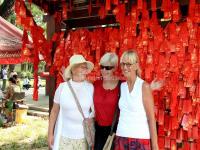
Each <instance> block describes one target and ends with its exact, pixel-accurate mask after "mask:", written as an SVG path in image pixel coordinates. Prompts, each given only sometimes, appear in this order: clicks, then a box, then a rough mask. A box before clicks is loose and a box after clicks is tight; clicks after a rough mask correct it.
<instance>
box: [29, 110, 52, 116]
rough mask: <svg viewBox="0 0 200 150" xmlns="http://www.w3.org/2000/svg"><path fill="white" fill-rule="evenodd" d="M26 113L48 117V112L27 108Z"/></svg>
mask: <svg viewBox="0 0 200 150" xmlns="http://www.w3.org/2000/svg"><path fill="white" fill-rule="evenodd" d="M27 114H28V115H30V116H37V117H49V113H48V112H41V111H36V110H28V112H27Z"/></svg>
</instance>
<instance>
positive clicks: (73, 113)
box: [48, 55, 94, 150]
mask: <svg viewBox="0 0 200 150" xmlns="http://www.w3.org/2000/svg"><path fill="white" fill-rule="evenodd" d="M93 68H94V65H93V63H92V62H90V61H86V60H85V58H84V57H83V56H82V55H73V56H72V57H71V58H70V64H69V66H68V67H67V68H66V69H65V71H64V78H65V79H66V81H67V80H68V81H69V82H70V83H71V86H72V88H73V89H74V92H75V94H76V96H77V98H78V100H79V103H80V105H81V107H82V110H83V113H84V116H85V117H86V118H87V117H93V113H91V112H90V110H91V108H92V110H93V91H94V88H93V85H92V84H91V83H89V82H87V81H86V75H87V74H88V73H89V72H91V71H92V70H93ZM82 123H83V117H82V115H81V113H80V112H79V110H78V107H77V105H76V102H75V100H74V97H73V94H72V92H71V91H70V88H69V86H68V83H67V82H64V83H61V84H60V85H59V87H58V88H57V90H56V92H55V96H54V104H53V108H52V110H51V114H50V120H49V131H48V144H49V147H51V148H52V149H53V150H62V149H63V150H64V149H65V150H86V149H87V144H86V140H85V137H84V131H83V124H82ZM54 126H55V131H54Z"/></svg>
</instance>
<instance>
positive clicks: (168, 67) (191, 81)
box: [16, 0, 200, 150]
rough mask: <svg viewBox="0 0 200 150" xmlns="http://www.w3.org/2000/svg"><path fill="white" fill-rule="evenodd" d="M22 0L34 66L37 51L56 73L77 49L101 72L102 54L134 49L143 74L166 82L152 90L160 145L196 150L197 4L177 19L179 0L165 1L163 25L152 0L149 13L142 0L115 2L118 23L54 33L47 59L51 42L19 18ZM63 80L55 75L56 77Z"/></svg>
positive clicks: (199, 84) (199, 137)
mask: <svg viewBox="0 0 200 150" xmlns="http://www.w3.org/2000/svg"><path fill="white" fill-rule="evenodd" d="M22 3H23V2H22V1H17V2H16V13H17V15H18V22H19V24H22V25H23V26H24V27H26V29H27V30H30V31H32V36H33V41H34V43H35V47H34V54H35V57H36V58H35V62H36V63H35V66H34V67H35V68H36V70H35V71H37V63H38V53H42V54H43V55H44V59H45V60H46V61H47V63H48V64H49V65H51V73H53V72H60V71H61V70H62V66H67V65H68V61H69V58H70V56H71V55H72V54H74V53H80V54H83V55H84V56H85V57H87V58H88V59H89V60H91V61H93V62H94V64H95V69H94V71H93V72H92V75H93V76H99V75H100V74H99V65H98V63H99V60H100V57H101V56H102V54H104V53H105V52H107V51H112V52H116V53H117V54H118V55H119V56H120V55H121V54H122V53H123V51H125V50H127V49H135V50H137V52H138V54H139V57H140V64H141V68H142V69H143V70H142V77H143V79H145V80H147V81H148V82H151V81H152V80H153V79H155V78H157V79H158V80H160V79H161V80H164V81H165V84H164V87H163V89H162V90H161V91H155V92H154V100H155V113H156V119H157V123H158V137H159V138H158V143H159V147H160V149H161V150H162V149H172V150H199V149H200V71H199V70H200V25H199V24H200V4H197V3H195V0H191V1H190V5H189V11H188V16H187V17H186V18H185V19H184V20H183V21H180V10H179V3H177V2H176V1H172V2H171V1H170V0H166V1H163V3H162V7H161V9H162V11H164V19H169V20H171V21H170V22H169V23H168V24H167V26H165V27H163V26H161V25H160V23H159V21H158V19H157V16H156V12H155V10H156V5H155V3H156V0H152V3H151V4H152V5H151V9H152V15H151V17H149V16H150V15H149V11H148V10H147V6H146V4H145V2H144V1H142V0H138V2H137V5H135V6H132V8H131V12H130V13H128V14H127V13H126V8H125V4H123V3H122V4H121V3H118V1H113V3H115V4H116V7H115V9H114V10H113V13H114V14H115V15H116V20H117V22H119V24H120V27H115V28H96V29H93V30H88V29H77V30H75V31H72V30H71V31H70V32H69V33H68V35H67V37H66V38H65V37H64V34H65V33H64V32H61V33H56V34H55V35H54V36H53V38H52V42H56V43H57V45H58V46H57V48H56V51H55V55H54V58H53V61H52V62H51V55H50V54H51V51H52V50H51V44H50V43H48V42H47V41H46V39H45V38H44V37H43V32H42V30H38V28H39V27H37V26H36V25H33V23H31V22H32V18H30V17H24V16H23V17H22V15H21V14H24V13H25V11H24V5H23V4H22ZM111 3H112V2H111V1H106V5H105V7H104V6H102V8H101V9H100V11H99V16H100V17H101V18H103V17H105V11H107V10H110V9H111V8H110V7H109V6H110V5H111ZM64 8H65V7H64ZM65 9H66V8H65ZM20 13H21V14H20ZM64 14H65V15H64V17H65V18H66V17H67V15H66V13H64ZM141 14H142V16H141V18H140V19H139V15H141ZM39 29H40V28H39ZM62 81H63V79H62V77H61V76H60V74H57V82H58V83H60V82H62Z"/></svg>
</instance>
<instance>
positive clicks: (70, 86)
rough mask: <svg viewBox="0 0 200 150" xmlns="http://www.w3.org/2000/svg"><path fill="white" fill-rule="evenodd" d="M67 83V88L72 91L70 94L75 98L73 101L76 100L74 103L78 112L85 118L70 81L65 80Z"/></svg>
mask: <svg viewBox="0 0 200 150" xmlns="http://www.w3.org/2000/svg"><path fill="white" fill-rule="evenodd" d="M67 84H68V86H69V89H70V90H71V92H72V95H73V96H74V100H75V102H76V105H77V107H78V110H79V112H80V113H81V115H82V117H83V119H85V116H84V113H83V110H82V108H81V105H80V103H79V101H78V98H77V96H76V93H75V92H74V89H73V88H72V85H71V83H70V81H67Z"/></svg>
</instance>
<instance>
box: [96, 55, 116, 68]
mask: <svg viewBox="0 0 200 150" xmlns="http://www.w3.org/2000/svg"><path fill="white" fill-rule="evenodd" d="M108 64H111V65H112V66H118V56H117V54H115V53H112V52H107V53H105V54H104V55H103V56H102V57H101V59H100V65H108Z"/></svg>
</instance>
